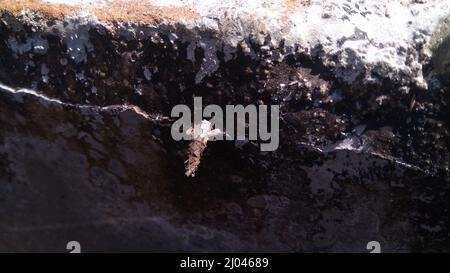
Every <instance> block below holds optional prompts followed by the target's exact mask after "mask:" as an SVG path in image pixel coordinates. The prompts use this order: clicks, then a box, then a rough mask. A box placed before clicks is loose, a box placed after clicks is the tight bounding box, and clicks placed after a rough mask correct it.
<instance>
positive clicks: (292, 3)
mask: <svg viewBox="0 0 450 273" xmlns="http://www.w3.org/2000/svg"><path fill="white" fill-rule="evenodd" d="M283 2H284V6H285V7H286V8H287V9H288V10H296V9H299V8H300V7H302V6H309V5H310V4H311V1H310V0H283Z"/></svg>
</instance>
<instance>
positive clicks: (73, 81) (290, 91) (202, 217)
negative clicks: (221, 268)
mask: <svg viewBox="0 0 450 273" xmlns="http://www.w3.org/2000/svg"><path fill="white" fill-rule="evenodd" d="M63 2H64V1H59V0H58V1H56V0H51V1H45V2H41V1H38V0H33V1H12V0H5V1H0V82H1V83H2V85H1V86H0V218H1V219H2V220H1V221H0V251H5V252H11V251H66V250H65V244H66V243H67V242H68V241H70V240H78V241H80V243H81V244H82V248H83V251H283V252H292V251H296V252H298V251H300V252H311V251H326V252H366V251H367V250H366V248H365V247H366V244H367V242H369V241H372V240H377V241H379V242H380V243H381V246H382V251H386V252H410V251H426V252H428V251H433V252H434V251H450V248H449V246H450V235H449V228H448V227H449V224H450V223H449V219H448V215H449V205H450V201H449V200H450V194H449V185H450V184H449V183H450V178H449V177H450V176H449V172H450V170H449V162H450V154H449V144H450V135H449V130H450V123H449V118H448V117H449V116H450V109H449V103H450V93H449V92H450V88H449V86H450V81H449V75H450V74H449V67H450V66H449V60H450V59H449V52H450V48H449V39H450V27H449V26H450V25H449V22H448V20H449V7H450V1H438V0H428V1H337V0H328V1H240V0H235V1H226V3H225V1H197V0H191V1H181V0H180V1H176V0H172V1H159V0H158V1H151V2H145V1H140V3H137V2H136V3H133V2H129V1H128V2H127V3H125V2H121V1H116V2H111V1H94V0H89V1H74V2H72V4H71V5H70V6H67V5H62V4H63ZM224 3H225V4H224ZM193 95H197V96H202V97H203V103H204V104H211V103H214V104H219V105H225V104H244V105H247V104H261V103H264V104H280V105H281V111H282V116H281V124H280V148H279V149H278V150H277V151H275V152H272V153H261V152H259V148H258V146H257V143H255V142H252V141H236V142H230V141H222V142H213V143H211V144H209V143H208V148H207V149H206V150H205V153H204V155H203V159H202V164H201V165H200V168H199V170H198V171H197V174H196V177H195V178H186V177H185V176H184V165H183V164H184V160H185V159H186V154H187V152H188V151H187V148H188V143H186V142H176V141H174V140H173V139H172V138H171V137H170V125H171V123H172V122H173V120H172V119H170V118H169V114H170V110H171V108H172V107H173V106H174V105H176V104H179V103H184V104H188V105H192V103H193V101H192V97H193Z"/></svg>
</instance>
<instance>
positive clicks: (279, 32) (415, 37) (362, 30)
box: [16, 0, 450, 88]
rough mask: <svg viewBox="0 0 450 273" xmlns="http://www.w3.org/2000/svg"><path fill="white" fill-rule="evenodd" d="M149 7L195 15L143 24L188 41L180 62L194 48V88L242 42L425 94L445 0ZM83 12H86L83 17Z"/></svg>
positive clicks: (291, 0)
mask: <svg viewBox="0 0 450 273" xmlns="http://www.w3.org/2000/svg"><path fill="white" fill-rule="evenodd" d="M147 1H149V0H147ZM45 2H48V3H49V4H54V3H57V4H61V3H65V2H66V1H62V0H45ZM108 2H111V1H107V0H97V1H96V0H76V1H70V5H72V6H77V5H78V6H96V5H98V6H107V4H108ZM150 2H151V3H152V4H153V5H155V6H160V7H169V6H172V7H173V6H176V7H188V8H190V9H192V10H193V11H194V12H196V13H198V14H199V17H198V18H195V19H192V18H191V19H187V20H182V22H183V29H182V30H181V29H179V27H178V24H179V22H170V21H164V22H163V23H160V25H157V26H155V25H152V26H151V29H153V30H155V31H159V32H168V34H169V35H173V34H175V35H176V37H178V38H180V39H182V40H184V41H187V42H190V43H191V46H189V47H188V51H191V52H188V54H187V56H193V51H194V50H195V48H196V47H202V48H203V49H204V52H205V54H204V55H205V58H204V60H203V63H202V66H201V68H200V70H199V71H198V73H197V77H196V82H197V83H199V82H201V81H202V80H203V79H204V77H205V76H208V75H210V74H211V73H214V72H215V71H216V70H217V69H218V67H219V60H218V59H217V56H216V54H215V53H216V52H217V51H223V52H224V53H225V60H230V59H232V58H234V57H235V54H234V53H235V52H236V51H237V48H238V47H239V46H241V47H243V48H245V49H247V50H248V54H250V55H251V56H254V57H255V54H254V52H253V49H252V48H251V47H248V42H249V41H252V42H256V44H258V45H261V46H262V45H269V46H271V47H278V46H279V45H280V42H281V41H284V45H283V47H285V49H286V52H287V53H289V52H292V51H294V50H298V51H301V52H305V53H306V54H309V55H311V56H313V57H319V58H320V60H321V61H322V62H323V63H324V64H325V65H327V66H328V67H330V68H331V69H332V71H333V73H334V74H335V76H336V77H337V78H339V79H341V80H342V81H343V82H346V83H348V84H351V83H353V82H354V81H355V80H358V79H362V80H364V81H368V82H371V81H373V82H376V81H377V80H379V79H380V78H383V77H389V78H391V79H392V80H394V81H397V82H399V83H400V84H404V85H407V84H410V83H412V84H414V85H415V86H417V87H420V88H426V83H425V82H424V79H423V74H422V65H423V63H424V62H426V61H427V60H429V57H430V56H429V54H430V51H429V50H428V48H427V47H428V44H429V42H430V40H431V38H432V37H433V34H434V33H436V31H437V29H438V28H439V25H440V22H441V21H442V20H443V19H444V18H447V17H448V16H449V7H450V0H428V1H424V0H421V1H418V0H399V1H391V0H379V1H367V0H348V1H342V0H320V1H318V0H311V1H300V0H297V1H295V0H261V1H248V0H230V1H222V0H208V1H203V0H151V1H150ZM65 4H66V3H65ZM85 13H86V9H85V10H84V12H83V16H84V15H85ZM93 22H95V21H93ZM123 23H126V22H123ZM130 28H132V27H130ZM130 31H135V30H131V29H130ZM178 32H179V33H178ZM206 33H207V34H206ZM268 37H270V38H268ZM84 42H85V43H88V42H89V41H84ZM17 50H20V49H17ZM17 50H16V51H17ZM281 58H282V56H281ZM277 59H278V60H279V59H280V57H279V56H277ZM193 61H194V60H193Z"/></svg>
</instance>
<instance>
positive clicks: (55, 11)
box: [0, 0, 80, 19]
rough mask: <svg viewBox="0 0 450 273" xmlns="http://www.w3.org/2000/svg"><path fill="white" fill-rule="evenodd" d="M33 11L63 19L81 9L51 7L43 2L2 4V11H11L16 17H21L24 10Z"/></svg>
mask: <svg viewBox="0 0 450 273" xmlns="http://www.w3.org/2000/svg"><path fill="white" fill-rule="evenodd" d="M26 9H28V10H32V11H35V12H37V13H40V14H41V15H42V16H44V17H46V18H52V19H55V18H56V19H62V18H64V16H65V15H70V14H72V13H76V12H78V11H79V10H80V9H79V8H76V7H71V6H67V5H59V4H54V5H49V4H45V3H42V1H41V0H26V1H21V0H5V1H1V2H0V11H4V10H6V11H9V12H11V13H12V14H13V15H14V16H19V15H20V14H21V13H22V11H23V10H26Z"/></svg>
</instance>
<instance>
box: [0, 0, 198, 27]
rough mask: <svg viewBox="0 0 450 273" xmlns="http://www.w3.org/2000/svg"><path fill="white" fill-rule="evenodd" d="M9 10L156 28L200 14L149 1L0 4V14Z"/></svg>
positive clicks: (14, 1)
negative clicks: (86, 13)
mask: <svg viewBox="0 0 450 273" xmlns="http://www.w3.org/2000/svg"><path fill="white" fill-rule="evenodd" d="M2 10H6V11H9V12H11V13H12V14H13V15H15V16H19V15H20V14H21V13H22V11H23V10H31V11H34V12H36V13H39V14H41V15H42V16H44V17H45V18H48V19H64V17H65V16H67V15H72V14H77V13H80V12H81V11H82V10H88V11H89V12H90V13H91V14H93V15H95V16H96V17H97V18H98V20H99V21H102V22H108V23H111V22H132V23H141V24H157V23H161V22H164V21H169V22H179V21H182V20H193V19H196V18H198V17H199V14H198V13H196V12H194V11H192V10H191V9H189V8H187V7H170V6H169V7H157V6H153V5H151V4H150V3H149V2H146V1H138V0H129V1H125V0H117V1H114V2H111V3H109V4H108V5H106V6H101V7H95V6H88V7H86V8H84V9H82V8H80V7H77V6H75V7H72V6H68V5H63V4H49V3H45V2H43V1H41V0H4V1H1V2H0V11H2Z"/></svg>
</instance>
